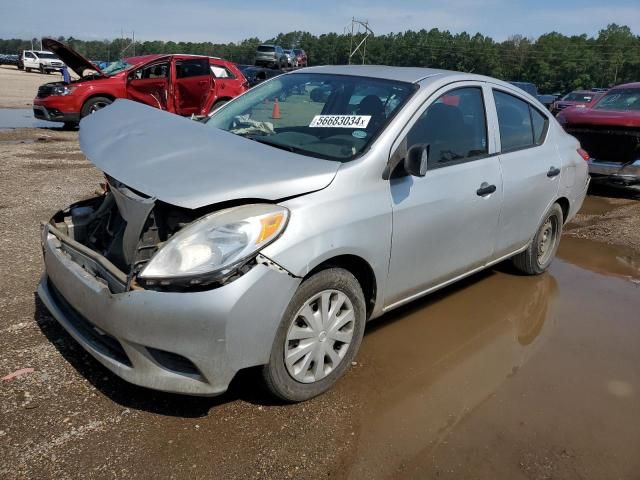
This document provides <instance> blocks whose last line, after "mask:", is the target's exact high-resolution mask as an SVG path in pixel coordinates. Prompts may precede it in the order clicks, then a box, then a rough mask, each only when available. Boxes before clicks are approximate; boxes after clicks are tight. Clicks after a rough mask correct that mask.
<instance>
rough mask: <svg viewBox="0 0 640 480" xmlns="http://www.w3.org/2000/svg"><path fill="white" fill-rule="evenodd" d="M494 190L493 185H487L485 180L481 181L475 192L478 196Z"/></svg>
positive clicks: (488, 193) (483, 195)
mask: <svg viewBox="0 0 640 480" xmlns="http://www.w3.org/2000/svg"><path fill="white" fill-rule="evenodd" d="M495 191H496V186H495V185H489V184H488V183H487V182H482V184H481V185H480V188H479V189H478V190H476V194H477V195H478V196H479V197H486V196H487V195H491V194H492V193H493V192H495Z"/></svg>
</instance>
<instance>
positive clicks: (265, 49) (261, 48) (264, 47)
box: [258, 45, 276, 52]
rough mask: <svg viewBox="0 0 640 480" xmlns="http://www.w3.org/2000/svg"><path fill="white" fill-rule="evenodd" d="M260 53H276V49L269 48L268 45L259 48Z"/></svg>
mask: <svg viewBox="0 0 640 480" xmlns="http://www.w3.org/2000/svg"><path fill="white" fill-rule="evenodd" d="M258 51H259V52H275V51H276V48H275V47H269V46H266V45H260V46H259V47H258Z"/></svg>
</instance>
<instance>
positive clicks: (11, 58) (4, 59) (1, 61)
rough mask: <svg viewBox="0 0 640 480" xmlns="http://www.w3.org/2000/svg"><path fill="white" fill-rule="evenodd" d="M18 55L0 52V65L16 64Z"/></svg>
mask: <svg viewBox="0 0 640 480" xmlns="http://www.w3.org/2000/svg"><path fill="white" fill-rule="evenodd" d="M18 58H19V56H18V55H11V54H5V53H3V54H0V65H14V66H17V65H18Z"/></svg>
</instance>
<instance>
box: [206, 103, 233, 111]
mask: <svg viewBox="0 0 640 480" xmlns="http://www.w3.org/2000/svg"><path fill="white" fill-rule="evenodd" d="M228 101H229V100H218V101H217V102H216V103H214V104H213V106H212V107H211V111H210V112H209V113H213V112H215V111H216V110H218V109H219V108H220V107H221V106H223V105H224V104H225V103H227V102H228Z"/></svg>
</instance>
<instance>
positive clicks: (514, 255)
mask: <svg viewBox="0 0 640 480" xmlns="http://www.w3.org/2000/svg"><path fill="white" fill-rule="evenodd" d="M314 92H315V93H314ZM277 98H284V99H285V100H284V101H280V103H279V104H278V105H277V106H278V108H277V109H276V105H275V104H274V99H277ZM80 143H81V147H82V149H83V151H84V152H85V154H86V156H87V157H88V158H89V159H90V160H91V161H92V162H93V163H94V164H95V165H96V166H97V167H98V168H99V169H100V170H102V171H104V173H105V176H106V179H107V183H108V187H107V188H106V192H105V193H104V195H100V196H99V197H96V198H93V199H90V200H86V201H83V202H79V203H77V204H74V205H72V206H70V207H68V208H66V209H64V210H62V211H60V212H58V213H57V214H55V215H54V217H53V218H52V219H51V220H50V221H49V222H47V223H45V224H43V228H42V245H43V251H44V261H45V269H46V271H45V274H44V276H43V278H42V281H41V283H40V285H39V287H38V293H39V296H40V298H41V299H42V301H43V302H44V303H45V305H46V306H47V307H48V309H49V310H50V311H51V313H52V314H53V316H54V317H55V318H56V319H57V320H58V321H59V322H60V323H61V324H62V326H63V327H64V328H65V329H66V330H67V331H68V332H69V333H70V334H71V335H72V336H73V337H74V338H75V339H76V340H77V341H78V342H79V343H80V344H81V345H82V346H83V347H84V348H85V349H86V350H87V351H88V352H89V353H90V354H91V355H93V356H94V357H95V358H96V359H97V360H98V361H99V362H100V363H102V364H103V365H105V366H106V367H107V368H108V369H110V370H111V371H112V372H114V373H115V374H116V375H118V376H120V377H122V378H124V379H125V380H128V381H130V382H132V383H135V384H138V385H143V386H147V387H150V388H154V389H160V390H165V391H171V392H181V393H188V394H196V395H215V394H219V393H222V392H224V391H225V390H226V389H227V387H228V385H229V382H230V381H231V380H232V379H233V377H234V375H235V374H236V373H237V372H238V371H239V370H241V369H244V368H248V367H253V366H263V367H262V370H263V376H264V379H265V382H266V385H267V386H268V387H269V389H270V390H271V391H272V392H273V393H274V394H275V395H277V396H278V397H280V398H282V399H284V400H287V401H302V400H306V399H309V398H311V397H313V396H315V395H318V394H320V393H322V392H324V391H326V390H327V389H329V388H330V387H331V386H332V385H333V384H334V383H335V382H336V381H337V380H338V378H340V376H341V375H343V374H344V373H345V371H346V370H347V369H348V367H349V366H350V365H351V362H352V360H353V359H354V357H355V355H356V353H357V351H358V347H359V346H360V343H361V341H362V338H363V333H364V330H365V324H366V323H367V321H369V320H371V319H374V318H376V317H379V316H381V315H383V314H384V313H385V312H388V311H390V310H392V309H394V308H396V307H399V306H400V305H404V304H406V303H407V302H410V301H412V300H414V299H417V298H419V297H422V296H423V295H426V294H428V293H430V292H433V291H434V290H437V289H439V288H442V287H443V286H445V285H448V284H450V283H452V282H455V281H456V280H458V279H461V278H463V277H466V276H468V275H470V274H472V273H474V272H477V271H479V270H481V269H483V268H487V267H488V266H490V265H493V264H495V263H497V262H500V261H503V260H505V259H512V260H513V263H514V264H515V266H516V267H517V268H518V269H519V270H520V271H522V272H523V273H525V274H540V273H542V272H544V271H545V269H546V268H547V267H548V266H549V264H550V262H551V261H552V259H553V257H554V255H555V253H556V249H557V248H558V243H559V241H560V236H561V233H562V227H563V224H564V223H566V222H567V221H568V220H570V219H571V218H572V217H573V216H574V215H575V214H576V212H577V211H578V209H579V208H580V206H581V205H582V202H583V199H584V196H585V194H586V190H587V186H588V183H589V177H588V174H587V162H586V161H585V160H584V159H583V157H582V155H581V151H580V146H579V144H578V142H577V141H576V140H575V139H574V138H573V137H571V136H569V135H567V134H566V133H565V132H564V131H563V130H562V128H561V127H560V126H559V125H558V123H557V122H556V120H555V119H554V118H553V116H552V115H551V114H550V113H549V112H548V111H546V109H544V107H543V106H542V105H541V104H540V103H539V102H538V101H537V100H536V99H534V98H533V97H531V96H529V95H528V94H527V93H525V92H523V91H522V90H520V89H518V88H516V87H514V86H512V85H510V84H508V83H505V82H501V81H498V80H495V79H493V78H488V77H483V76H479V75H471V74H465V73H457V72H449V71H441V70H432V69H422V68H396V67H384V66H339V67H338V66H336V67H332V66H326V67H312V68H309V69H305V70H300V71H297V72H293V73H289V74H285V75H281V76H278V77H276V78H274V79H271V80H269V81H267V82H264V83H263V84H260V85H259V86H257V87H255V88H253V89H251V90H249V91H248V92H246V93H245V94H243V95H241V96H239V97H237V98H236V99H234V100H232V101H231V102H229V103H228V104H226V105H225V106H224V107H222V108H221V109H220V110H218V111H216V112H215V113H214V114H213V115H212V116H211V117H210V118H209V119H207V120H206V121H205V122H204V123H200V122H193V121H189V120H187V119H184V118H181V117H178V116H174V115H171V114H168V113H166V112H162V111H160V110H157V109H154V108H150V107H147V106H145V105H141V104H138V103H133V102H130V101H127V100H119V101H116V102H115V103H114V104H113V105H112V106H110V107H109V108H106V109H103V110H101V111H99V112H97V113H95V114H94V115H91V116H89V117H87V118H85V119H83V121H82V123H81V128H80Z"/></svg>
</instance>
